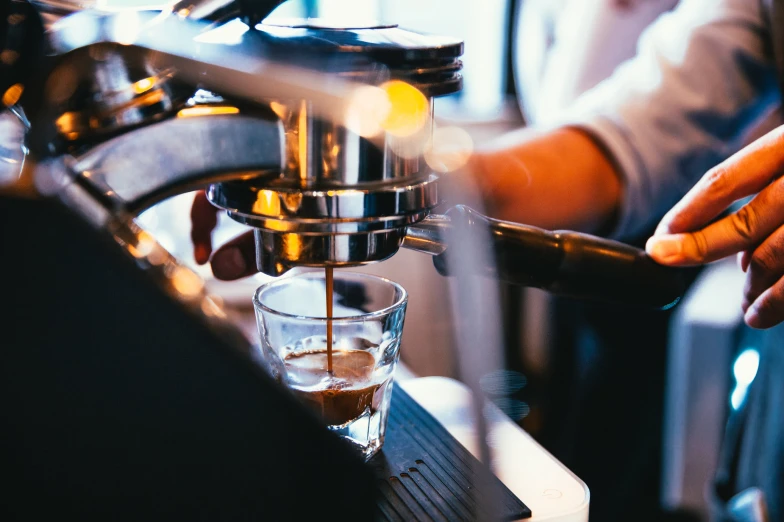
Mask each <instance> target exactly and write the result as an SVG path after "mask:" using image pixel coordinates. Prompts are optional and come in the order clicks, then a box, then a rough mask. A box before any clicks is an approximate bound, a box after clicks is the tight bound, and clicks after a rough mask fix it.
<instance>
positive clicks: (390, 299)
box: [254, 272, 406, 459]
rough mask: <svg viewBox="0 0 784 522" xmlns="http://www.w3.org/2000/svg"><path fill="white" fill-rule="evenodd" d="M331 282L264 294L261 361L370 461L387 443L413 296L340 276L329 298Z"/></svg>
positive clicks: (307, 278) (313, 278) (273, 288)
mask: <svg viewBox="0 0 784 522" xmlns="http://www.w3.org/2000/svg"><path fill="white" fill-rule="evenodd" d="M330 276H331V274H325V273H321V274H319V273H313V272H311V273H307V274H302V275H298V276H294V277H288V278H284V279H282V280H279V281H275V282H273V283H268V284H267V285H264V286H262V287H261V288H259V290H258V291H257V292H256V296H255V298H254V304H255V305H256V311H257V319H258V324H259V332H260V333H261V341H262V342H261V352H262V359H263V360H264V362H265V364H266V366H267V368H268V369H269V370H270V373H271V374H272V375H273V377H275V378H276V379H277V380H278V381H279V382H281V383H282V384H283V385H284V386H286V387H287V388H288V389H289V390H290V391H291V392H292V393H293V395H294V396H295V397H296V398H297V399H298V400H299V401H300V402H301V403H302V404H303V405H304V406H305V407H307V408H309V409H310V410H311V411H313V412H315V413H316V414H317V415H318V416H319V417H320V418H322V419H323V420H324V422H325V423H326V425H327V428H328V429H330V430H331V431H333V432H335V433H337V434H338V435H340V436H341V437H342V438H344V439H345V440H347V441H349V442H351V443H352V444H353V445H354V446H356V447H357V448H358V450H359V451H360V453H361V454H362V455H363V456H364V457H365V458H366V459H368V458H370V457H371V456H372V455H374V454H375V453H376V452H377V451H378V450H379V449H380V448H381V446H382V444H383V441H384V432H385V427H386V422H387V416H388V411H389V403H390V399H391V392H392V382H393V374H394V369H395V365H396V363H397V359H398V353H399V347H400V337H401V334H402V328H403V320H404V317H405V304H406V295H405V291H404V290H403V289H402V287H400V286H399V285H397V284H395V283H392V282H391V281H387V280H385V279H382V278H378V277H375V276H370V275H365V274H353V273H347V272H339V273H335V274H334V296H333V298H332V299H329V300H328V296H329V294H330V292H329V290H331V289H332V286H333V284H332V283H333V281H332V279H333V278H332V277H330ZM327 303H329V304H327ZM329 334H331V335H329ZM330 341H331V342H330Z"/></svg>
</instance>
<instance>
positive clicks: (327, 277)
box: [324, 266, 332, 374]
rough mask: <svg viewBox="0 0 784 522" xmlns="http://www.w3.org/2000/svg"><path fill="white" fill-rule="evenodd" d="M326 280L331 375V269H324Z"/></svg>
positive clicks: (328, 352)
mask: <svg viewBox="0 0 784 522" xmlns="http://www.w3.org/2000/svg"><path fill="white" fill-rule="evenodd" d="M324 271H325V272H326V279H327V372H329V373H330V374H331V373H332V267H331V266H328V267H326V268H324Z"/></svg>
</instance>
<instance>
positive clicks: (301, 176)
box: [271, 100, 432, 188]
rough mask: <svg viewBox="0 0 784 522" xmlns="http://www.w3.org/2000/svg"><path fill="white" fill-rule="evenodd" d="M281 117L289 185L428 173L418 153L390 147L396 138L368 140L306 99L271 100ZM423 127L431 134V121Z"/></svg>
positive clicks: (353, 183) (346, 183) (347, 183)
mask: <svg viewBox="0 0 784 522" xmlns="http://www.w3.org/2000/svg"><path fill="white" fill-rule="evenodd" d="M271 106H272V109H273V110H274V111H275V112H276V114H277V115H278V117H280V119H281V121H282V122H283V128H284V130H285V134H286V146H285V148H286V162H285V165H284V169H283V178H284V179H285V180H287V181H289V182H290V186H292V187H301V188H308V187H358V188H359V187H361V186H363V185H367V184H375V183H384V182H390V181H400V180H401V179H402V178H409V179H412V178H416V177H423V176H426V175H427V172H428V170H427V166H426V165H425V162H424V161H423V159H422V158H421V156H419V155H414V156H413V157H409V158H406V157H402V156H400V155H398V154H396V153H395V151H394V139H395V138H394V137H393V136H389V135H388V136H384V137H383V141H380V142H377V143H371V142H369V141H368V140H366V139H364V138H362V137H361V136H360V135H359V134H357V133H356V132H353V131H352V130H350V129H348V128H347V127H345V126H344V125H340V124H339V123H336V122H333V121H327V120H323V119H321V118H319V117H317V116H316V115H314V114H313V110H312V108H311V107H310V103H308V102H307V101H305V100H302V101H296V102H289V103H286V102H273V103H272V105H271ZM427 125H428V128H427V129H423V131H422V132H424V133H426V135H428V136H429V135H430V133H431V129H432V120H428V122H427Z"/></svg>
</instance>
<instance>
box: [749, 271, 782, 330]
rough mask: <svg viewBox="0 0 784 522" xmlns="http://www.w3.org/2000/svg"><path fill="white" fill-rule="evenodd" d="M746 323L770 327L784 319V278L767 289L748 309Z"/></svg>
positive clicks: (753, 326)
mask: <svg viewBox="0 0 784 522" xmlns="http://www.w3.org/2000/svg"><path fill="white" fill-rule="evenodd" d="M744 319H745V321H746V324H747V325H749V326H751V327H752V328H760V329H762V328H770V327H772V326H776V325H777V324H779V323H780V322H782V321H783V320H784V278H782V279H779V280H778V281H777V282H776V283H775V284H774V285H773V286H772V287H770V288H768V289H767V290H765V291H764V292H763V293H762V294H761V295H760V296H759V297H758V298H757V299H756V300H755V301H754V302H753V303H752V305H751V306H750V307H749V309H748V310H746V315H745V316H744Z"/></svg>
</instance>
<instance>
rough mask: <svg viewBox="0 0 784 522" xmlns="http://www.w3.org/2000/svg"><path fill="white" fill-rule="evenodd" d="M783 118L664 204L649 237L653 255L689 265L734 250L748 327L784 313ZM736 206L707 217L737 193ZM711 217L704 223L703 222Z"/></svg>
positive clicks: (776, 319)
mask: <svg viewBox="0 0 784 522" xmlns="http://www.w3.org/2000/svg"><path fill="white" fill-rule="evenodd" d="M782 172H784V126H782V127H779V128H777V129H776V130H774V131H772V132H770V133H768V134H766V135H765V136H763V137H762V138H760V139H758V140H757V141H755V142H754V143H752V144H751V145H749V146H748V147H746V148H744V149H743V150H741V151H740V152H738V153H737V154H735V155H734V156H732V157H731V158H729V159H728V160H726V161H725V162H723V163H721V164H720V165H718V166H717V167H715V168H713V169H711V170H710V171H708V173H706V174H705V175H704V176H703V177H702V179H701V180H700V181H699V182H698V183H697V184H696V185H695V186H694V188H692V190H691V191H689V193H688V194H686V196H684V198H683V199H682V200H681V201H680V202H679V203H678V204H677V205H675V207H673V209H672V210H670V211H669V212H668V213H667V215H666V216H664V219H663V220H662V221H661V223H660V224H659V227H658V228H657V229H656V233H655V234H654V236H653V237H652V238H650V239H649V240H648V244H647V245H646V250H647V251H648V253H649V254H650V255H651V257H653V259H655V260H656V261H658V262H659V263H662V264H665V265H672V266H688V265H700V264H704V263H710V262H712V261H716V260H718V259H721V258H724V257H727V256H730V255H732V254H736V253H737V254H739V259H740V264H741V267H742V269H743V271H744V272H746V273H747V275H746V286H745V288H744V300H743V312H744V314H745V320H746V323H747V324H748V325H749V326H751V327H753V328H770V327H771V326H775V325H776V324H778V323H780V322H782V321H784V277H782V276H784V226H782V225H784V179H782V178H781V177H780V175H781V173H782ZM753 194H757V195H756V196H755V197H754V198H753V199H752V200H751V201H750V202H749V203H747V204H746V205H744V206H743V207H741V208H740V209H739V210H738V211H737V212H735V213H733V214H731V215H729V216H727V217H725V218H723V219H720V220H718V221H716V222H714V223H710V222H711V221H712V220H713V219H714V218H716V216H718V215H719V214H721V213H722V212H723V211H724V210H725V209H726V208H727V207H729V206H730V205H731V204H732V203H734V202H735V201H737V200H739V199H742V198H745V197H747V196H751V195H753ZM709 223H710V224H709Z"/></svg>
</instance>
